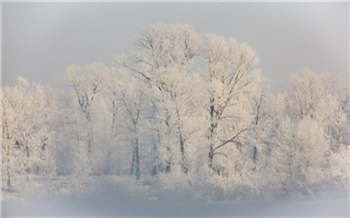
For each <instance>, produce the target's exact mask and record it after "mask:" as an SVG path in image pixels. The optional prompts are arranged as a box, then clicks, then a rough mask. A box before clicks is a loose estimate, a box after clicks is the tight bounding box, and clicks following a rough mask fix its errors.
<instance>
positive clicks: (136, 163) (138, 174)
mask: <svg viewBox="0 0 350 218" xmlns="http://www.w3.org/2000/svg"><path fill="white" fill-rule="evenodd" d="M135 176H136V179H137V180H139V179H140V158H139V140H138V139H136V140H135Z"/></svg>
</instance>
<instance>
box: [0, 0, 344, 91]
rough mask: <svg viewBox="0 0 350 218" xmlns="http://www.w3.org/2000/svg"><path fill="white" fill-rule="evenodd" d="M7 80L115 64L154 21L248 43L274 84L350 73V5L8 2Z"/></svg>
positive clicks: (56, 76)
mask: <svg viewBox="0 0 350 218" xmlns="http://www.w3.org/2000/svg"><path fill="white" fill-rule="evenodd" d="M2 4H3V5H2V10H3V11H2V13H3V17H2V19H3V22H2V37H3V38H2V40H3V41H2V46H3V47H2V52H3V53H2V82H3V84H10V85H12V84H14V83H15V80H16V78H17V76H18V75H23V76H25V77H26V78H28V79H29V80H34V81H40V82H42V83H50V84H52V85H53V86H54V87H61V84H60V74H61V73H62V72H63V71H64V70H65V68H66V67H67V66H68V65H70V64H81V65H86V64H90V63H93V62H95V61H102V62H104V63H105V64H107V65H108V66H117V64H116V62H115V60H114V57H115V55H116V54H119V53H122V52H128V51H129V50H130V49H131V48H132V46H133V36H134V34H135V33H138V32H140V30H141V29H142V28H143V27H144V26H145V25H148V24H151V23H155V22H166V23H168V22H177V23H187V24H190V25H192V26H193V27H194V28H195V30H196V31H197V32H198V33H199V34H201V35H205V34H207V33H215V34H218V35H224V36H231V37H233V38H235V39H237V40H238V41H239V42H247V43H248V44H250V45H251V46H252V47H253V49H254V50H255V51H256V53H257V54H258V55H259V57H260V59H261V64H260V67H261V68H262V70H263V73H264V75H265V76H266V77H268V78H270V79H271V81H272V86H273V88H274V89H275V88H278V87H280V86H282V84H284V83H285V82H286V80H287V78H288V76H289V75H290V74H291V73H292V72H296V71H300V70H301V69H303V67H304V66H309V67H310V68H311V69H312V70H314V71H315V72H318V73H323V72H326V73H332V74H341V75H343V76H346V75H347V69H348V38H349V36H348V3H229V2H225V3H2Z"/></svg>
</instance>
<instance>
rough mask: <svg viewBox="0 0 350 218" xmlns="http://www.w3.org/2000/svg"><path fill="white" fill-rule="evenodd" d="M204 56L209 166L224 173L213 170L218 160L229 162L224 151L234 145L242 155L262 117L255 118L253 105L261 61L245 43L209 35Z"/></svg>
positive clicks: (258, 81)
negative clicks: (248, 135)
mask: <svg viewBox="0 0 350 218" xmlns="http://www.w3.org/2000/svg"><path fill="white" fill-rule="evenodd" d="M202 56H203V58H204V61H205V66H206V69H205V73H206V75H207V76H206V80H207V81H208V85H207V93H208V98H207V99H208V100H207V102H208V103H207V111H208V119H209V121H208V123H209V128H208V141H209V166H210V167H211V168H213V169H214V168H216V169H215V170H216V171H217V172H218V173H223V172H220V171H222V170H220V169H219V168H218V166H214V160H215V158H216V159H222V158H223V157H224V158H226V159H228V154H227V152H225V149H224V148H226V147H227V145H228V144H235V145H236V147H237V151H239V150H240V149H241V147H242V146H243V145H244V144H245V142H244V137H242V136H243V135H244V134H246V133H247V132H248V131H249V130H251V129H252V120H254V119H259V116H260V114H259V113H260V112H257V113H256V114H255V117H254V114H253V108H252V107H251V105H250V101H251V98H252V96H254V95H256V94H258V92H259V91H258V90H259V85H260V84H259V83H260V80H261V75H260V70H259V69H258V68H257V65H258V63H259V59H258V57H257V55H256V54H255V52H254V51H253V50H252V49H251V47H250V46H248V45H247V44H246V43H241V44H239V43H238V42H237V41H235V40H234V39H232V38H228V39H226V38H225V37H221V36H216V35H207V37H206V40H205V44H204V49H203V52H202ZM258 103H259V102H258ZM257 116H258V117H257ZM214 157H215V158H214Z"/></svg>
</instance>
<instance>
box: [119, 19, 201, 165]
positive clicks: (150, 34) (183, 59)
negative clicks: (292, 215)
mask: <svg viewBox="0 0 350 218" xmlns="http://www.w3.org/2000/svg"><path fill="white" fill-rule="evenodd" d="M135 44H136V46H137V49H138V50H137V53H136V54H134V55H130V56H126V55H121V56H119V57H117V60H118V62H119V63H120V64H122V65H123V66H124V67H125V68H127V69H129V70H130V71H132V72H134V73H135V74H136V76H137V77H138V78H140V79H141V81H143V82H144V86H145V87H146V89H148V92H149V93H150V94H147V95H149V96H152V100H153V102H154V106H155V108H154V110H155V111H156V117H155V118H156V121H157V125H159V126H164V127H160V128H158V130H162V132H158V136H159V137H158V139H159V143H160V145H161V148H166V149H165V150H166V153H167V156H168V158H167V160H166V166H165V171H166V172H169V171H170V169H171V165H172V164H173V163H172V162H173V161H174V160H171V159H172V150H174V149H176V150H180V155H181V160H180V163H181V167H182V171H183V172H187V170H188V169H187V166H186V164H185V163H186V147H187V145H186V139H185V136H184V130H183V129H182V128H183V127H182V125H181V121H180V120H181V117H180V116H181V114H180V110H181V109H180V106H179V103H180V102H179V101H180V98H181V97H180V96H182V95H186V93H188V92H187V90H190V88H191V87H183V86H182V87H181V88H182V90H180V86H181V83H182V81H184V77H186V75H187V74H188V73H189V71H190V69H191V65H192V61H191V60H192V59H193V57H194V56H195V55H196V54H198V51H199V48H200V45H201V40H200V37H199V35H198V34H197V33H196V32H195V31H194V29H193V28H192V27H191V26H189V25H181V24H162V23H158V24H153V25H150V26H147V27H145V28H144V29H143V31H142V32H141V34H139V35H137V36H136V39H135ZM163 130H164V131H163ZM175 144H177V147H178V148H175V147H174V145H175Z"/></svg>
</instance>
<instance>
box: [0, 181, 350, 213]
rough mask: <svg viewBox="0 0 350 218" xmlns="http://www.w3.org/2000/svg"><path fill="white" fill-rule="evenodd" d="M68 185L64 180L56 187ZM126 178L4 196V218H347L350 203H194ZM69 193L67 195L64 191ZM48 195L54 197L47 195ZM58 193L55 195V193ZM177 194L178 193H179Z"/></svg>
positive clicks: (333, 200)
mask: <svg viewBox="0 0 350 218" xmlns="http://www.w3.org/2000/svg"><path fill="white" fill-rule="evenodd" d="M56 183H57V184H61V185H62V184H64V183H62V180H61V181H59V182H56ZM136 183H137V182H136V181H134V182H133V180H131V179H124V180H121V181H119V182H116V183H113V182H112V183H111V181H109V182H106V181H103V182H101V181H100V182H96V183H94V184H90V185H85V186H84V187H83V188H82V190H84V191H80V192H77V191H72V190H70V191H69V187H67V186H63V187H61V189H60V190H58V189H57V187H56V190H52V187H51V192H48V189H46V190H45V188H39V189H37V190H34V191H33V189H32V194H26V195H23V194H22V195H20V194H19V193H17V192H3V193H2V194H3V195H2V215H3V217H38V216H40V217H78V216H79V217H82V216H83V217H85V216H89V217H101V216H103V217H106V216H113V217H116V216H117V217H130V216H135V217H143V216H160V217H164V216H175V217H179V216H181V217H185V216H188V217H193V216H208V217H219V216H252V217H261V216H268V217H271V216H274V217H293V216H294V217H299V216H306V217H310V216H316V217H320V216H327V217H348V216H349V214H350V209H349V208H350V205H349V199H348V196H347V195H346V194H344V195H342V196H338V197H335V196H332V197H328V198H327V197H324V198H322V199H314V200H309V199H303V200H301V199H299V200H297V199H290V200H286V199H284V200H269V201H267V200H255V201H251V200H250V201H248V200H245V201H243V200H242V201H237V200H220V201H218V200H199V199H198V200H195V199H193V198H192V199H190V198H188V199H186V197H179V196H183V195H184V193H182V192H186V190H185V191H184V190H172V191H169V192H157V190H154V187H153V188H152V187H151V186H152V184H149V183H147V182H145V181H143V183H142V182H140V183H138V184H141V185H135V184H136ZM64 190H65V191H64ZM48 193H50V194H49V195H48ZM53 193H55V194H53ZM176 193H177V194H176Z"/></svg>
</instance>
